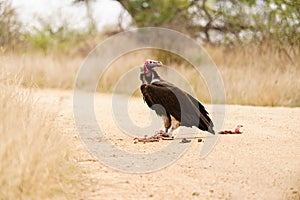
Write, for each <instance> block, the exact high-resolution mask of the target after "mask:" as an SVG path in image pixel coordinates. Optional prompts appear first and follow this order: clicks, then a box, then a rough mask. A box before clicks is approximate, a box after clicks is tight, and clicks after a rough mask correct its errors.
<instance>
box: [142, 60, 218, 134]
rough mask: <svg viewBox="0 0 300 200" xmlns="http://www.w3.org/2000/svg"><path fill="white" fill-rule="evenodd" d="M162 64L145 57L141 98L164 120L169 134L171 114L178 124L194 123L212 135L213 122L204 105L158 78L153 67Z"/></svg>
mask: <svg viewBox="0 0 300 200" xmlns="http://www.w3.org/2000/svg"><path fill="white" fill-rule="evenodd" d="M161 66H163V64H162V62H160V61H155V60H151V59H147V60H146V61H145V63H144V67H143V68H142V69H141V74H140V79H141V81H142V85H141V87H140V89H141V92H142V94H143V98H144V101H145V102H146V103H147V105H148V106H149V107H150V108H151V109H152V110H154V111H155V112H156V114H157V115H159V116H162V117H163V119H164V126H165V132H166V133H167V134H168V136H172V132H173V130H174V127H172V128H171V129H170V127H171V121H172V118H171V117H173V118H174V119H175V120H177V121H178V122H179V125H180V126H186V127H192V126H196V127H198V128H199V129H201V130H203V131H208V132H210V133H212V134H215V132H214V130H213V126H214V125H213V122H212V120H211V119H210V118H209V116H208V112H207V111H206V110H205V108H204V106H203V105H202V104H201V103H200V102H199V101H198V100H197V99H195V98H194V97H192V96H191V95H190V94H188V93H186V92H184V91H183V90H181V89H179V88H178V87H176V86H175V85H173V84H171V83H169V82H167V81H165V80H163V79H161V78H160V76H159V75H158V73H157V72H156V71H155V70H154V68H155V67H161ZM176 128H177V127H176Z"/></svg>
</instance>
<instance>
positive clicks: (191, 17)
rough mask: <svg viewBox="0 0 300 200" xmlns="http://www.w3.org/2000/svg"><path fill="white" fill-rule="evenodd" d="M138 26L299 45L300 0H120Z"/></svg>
mask: <svg viewBox="0 0 300 200" xmlns="http://www.w3.org/2000/svg"><path fill="white" fill-rule="evenodd" d="M117 1H118V2H119V3H120V4H121V5H122V6H123V7H124V9H126V10H127V11H128V13H129V14H130V15H131V17H132V19H133V24H134V25H135V26H137V27H147V26H160V27H167V28H172V29H175V30H178V31H181V32H184V33H187V34H189V35H190V36H191V37H193V38H200V39H201V40H202V41H203V42H207V43H214V44H216V43H225V44H234V43H237V42H239V43H241V42H242V43H246V42H254V41H256V42H264V41H266V40H272V42H276V43H277V44H279V46H282V45H290V46H296V47H298V48H299V47H300V29H299V26H300V16H299V12H300V2H299V1H298V0H267V1H261V0H250V1H247V0H240V1H239V0H165V1H161V0H117Z"/></svg>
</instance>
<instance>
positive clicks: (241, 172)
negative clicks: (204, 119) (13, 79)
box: [35, 90, 300, 199]
mask: <svg viewBox="0 0 300 200" xmlns="http://www.w3.org/2000/svg"><path fill="white" fill-rule="evenodd" d="M35 96H36V97H37V99H38V104H37V105H40V106H43V107H45V108H46V109H48V110H49V111H53V112H57V111H58V113H59V114H58V118H57V125H58V126H59V127H60V129H61V130H62V132H63V133H64V134H66V135H68V136H70V144H71V145H72V146H73V148H74V151H76V155H77V156H76V160H77V162H78V164H79V166H80V167H81V168H82V169H83V171H84V174H83V176H85V177H86V181H85V182H83V183H82V185H83V188H84V189H83V190H82V197H78V198H82V199H148V198H149V199H300V123H299V121H300V108H270V107H250V106H227V107H226V117H225V122H224V125H223V129H232V128H233V127H235V126H236V125H237V124H243V125H244V128H243V131H244V134H241V135H221V136H219V140H218V143H217V145H216V146H215V148H214V149H213V151H212V152H211V153H210V154H209V156H207V157H206V158H205V159H199V152H200V149H201V148H202V146H203V143H198V142H197V141H196V140H193V141H192V143H191V146H190V147H189V148H188V150H187V152H186V153H185V154H184V155H183V156H182V157H181V158H180V159H178V160H177V161H176V162H175V163H174V164H172V165H170V166H169V167H167V168H165V169H163V170H159V171H157V172H154V173H149V174H126V173H122V172H119V171H117V170H114V169H111V168H110V167H107V166H105V165H104V164H103V163H101V162H98V161H97V160H96V159H94V158H93V156H91V155H90V154H89V152H88V151H87V150H86V149H85V147H84V145H83V144H82V142H81V140H80V139H79V137H78V133H77V130H76V126H75V124H74V119H73V108H72V103H73V101H72V92H71V91H55V90H41V91H36V92H35ZM208 108H209V106H208ZM147 110H148V108H147V106H146V104H144V102H143V101H142V100H141V99H133V103H132V104H130V115H131V116H132V117H133V119H135V120H137V122H139V123H141V124H142V123H147V122H145V121H147V119H148V118H149V116H148V118H147V116H144V115H145V112H146V113H149V112H147ZM95 111H96V116H97V120H98V121H99V122H100V123H102V124H103V122H104V124H105V125H104V127H103V130H104V132H105V135H106V139H108V140H110V141H111V142H112V143H113V144H115V145H116V146H118V147H119V148H122V149H125V150H126V151H129V152H137V153H149V152H153V151H156V150H157V149H159V148H162V147H163V146H164V145H167V144H168V142H165V141H162V142H158V143H151V144H133V140H132V138H130V137H128V136H126V135H123V134H122V133H121V132H120V130H118V127H117V126H115V125H114V119H113V117H112V116H111V96H110V95H107V94H97V95H96V103H95ZM191 130H193V131H194V129H191ZM87 132H89V130H87ZM150 134H151V133H150ZM197 134H198V136H201V137H203V138H204V142H205V137H206V136H207V134H206V133H204V132H201V131H198V133H197ZM95 140H97V138H95ZM94 142H95V141H94ZM96 142H99V143H101V138H100V139H99V140H98V141H96ZM178 145H181V144H179V143H178Z"/></svg>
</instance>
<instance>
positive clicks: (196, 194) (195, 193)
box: [192, 192, 200, 196]
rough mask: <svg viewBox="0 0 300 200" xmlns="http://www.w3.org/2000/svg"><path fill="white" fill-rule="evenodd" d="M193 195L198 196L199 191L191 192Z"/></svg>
mask: <svg viewBox="0 0 300 200" xmlns="http://www.w3.org/2000/svg"><path fill="white" fill-rule="evenodd" d="M192 195H193V196H199V195H200V193H199V192H193V194H192Z"/></svg>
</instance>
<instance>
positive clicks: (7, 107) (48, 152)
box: [0, 68, 81, 199]
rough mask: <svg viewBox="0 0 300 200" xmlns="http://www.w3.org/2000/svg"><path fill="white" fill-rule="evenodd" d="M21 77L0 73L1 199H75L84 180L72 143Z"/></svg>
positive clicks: (3, 71)
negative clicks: (69, 143) (81, 179)
mask: <svg viewBox="0 0 300 200" xmlns="http://www.w3.org/2000/svg"><path fill="white" fill-rule="evenodd" d="M19 78H20V77H19V75H18V74H10V73H8V72H7V71H6V70H4V68H1V69H0V91H1V92H0V199H66V198H74V197H75V195H77V193H78V192H79V191H77V189H78V187H79V185H78V182H79V181H80V178H81V177H80V176H79V175H78V174H80V173H79V172H80V171H79V169H78V168H77V167H76V164H75V163H74V161H73V160H72V159H71V151H70V145H68V142H67V141H66V138H64V137H63V136H62V134H61V133H60V132H59V130H58V129H57V128H56V125H55V124H54V119H55V115H52V114H49V113H48V112H46V111H45V110H40V109H39V108H37V107H36V106H35V103H34V101H33V98H32V96H31V92H30V90H28V89H23V88H22V87H21V83H20V80H19Z"/></svg>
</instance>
